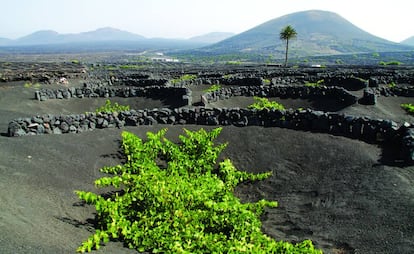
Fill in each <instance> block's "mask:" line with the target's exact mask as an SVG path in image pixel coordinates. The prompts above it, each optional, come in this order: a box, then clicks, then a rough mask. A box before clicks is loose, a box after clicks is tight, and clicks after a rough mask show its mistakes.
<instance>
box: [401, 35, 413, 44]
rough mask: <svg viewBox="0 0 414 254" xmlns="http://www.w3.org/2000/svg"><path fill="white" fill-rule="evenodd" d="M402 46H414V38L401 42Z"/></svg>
mask: <svg viewBox="0 0 414 254" xmlns="http://www.w3.org/2000/svg"><path fill="white" fill-rule="evenodd" d="M401 43H402V44H406V45H411V46H414V36H411V37H410V38H407V39H405V40H403V41H402V42H401Z"/></svg>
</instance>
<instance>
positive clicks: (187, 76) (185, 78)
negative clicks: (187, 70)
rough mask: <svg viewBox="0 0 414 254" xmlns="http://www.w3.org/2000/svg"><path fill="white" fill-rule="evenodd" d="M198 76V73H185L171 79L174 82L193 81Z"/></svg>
mask: <svg viewBox="0 0 414 254" xmlns="http://www.w3.org/2000/svg"><path fill="white" fill-rule="evenodd" d="M196 78H197V75H193V74H184V75H183V76H181V77H179V78H175V79H172V80H171V83H172V84H178V83H181V82H183V81H191V80H194V79H196Z"/></svg>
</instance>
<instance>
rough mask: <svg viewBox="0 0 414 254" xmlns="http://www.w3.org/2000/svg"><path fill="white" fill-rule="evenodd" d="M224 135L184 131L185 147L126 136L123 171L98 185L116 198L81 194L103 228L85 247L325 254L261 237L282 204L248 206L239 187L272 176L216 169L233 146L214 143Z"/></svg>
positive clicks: (114, 170) (152, 136)
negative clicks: (268, 216)
mask: <svg viewBox="0 0 414 254" xmlns="http://www.w3.org/2000/svg"><path fill="white" fill-rule="evenodd" d="M220 132H221V128H217V129H214V130H212V131H210V132H207V131H205V130H203V129H200V130H199V131H194V132H192V131H189V130H185V134H186V135H180V137H179V138H180V140H181V142H180V143H179V144H176V143H173V142H171V141H170V140H168V139H167V138H165V133H166V129H162V130H160V131H159V132H157V133H151V132H148V133H147V141H143V140H141V139H140V138H139V137H137V136H136V135H134V134H132V133H130V132H123V133H122V150H123V154H124V156H125V161H124V163H123V164H122V165H117V166H113V167H104V168H102V169H101V171H102V172H105V173H108V174H111V175H112V176H105V177H102V178H99V179H97V180H96V181H95V184H96V186H97V187H110V186H112V187H115V188H118V191H116V192H111V193H114V194H111V195H110V196H109V197H107V196H106V197H104V196H101V195H99V194H95V193H92V192H85V191H76V193H77V195H78V196H79V198H80V199H81V200H83V201H85V202H86V203H88V204H92V205H94V206H95V208H96V213H97V217H96V218H97V222H98V223H97V227H98V228H97V229H96V231H95V233H94V234H93V235H92V236H90V237H89V238H88V239H87V240H86V241H85V242H83V244H82V245H81V246H80V247H79V248H78V251H79V252H89V251H91V250H92V249H99V248H100V246H101V244H102V243H106V242H108V241H109V240H115V239H117V240H121V241H123V242H124V243H125V244H126V245H128V246H129V247H130V248H134V249H136V250H137V251H139V252H144V251H149V252H152V253H242V252H245V253H321V251H319V250H316V249H314V246H313V244H312V242H311V241H310V240H305V241H303V242H301V243H297V244H291V243H288V242H283V241H280V242H278V241H275V240H274V239H272V238H270V237H269V236H266V235H265V234H263V233H262V232H261V221H260V215H261V214H262V212H263V210H264V208H265V207H276V206H277V202H274V201H267V200H260V201H258V202H257V203H241V202H240V200H239V198H237V197H236V196H235V195H234V194H233V191H234V188H235V187H236V186H237V185H238V184H239V183H241V182H243V181H247V180H262V179H265V178H267V177H269V176H270V175H271V173H261V174H251V173H247V172H243V171H239V170H237V169H236V168H235V166H234V165H233V164H232V162H231V161H230V160H229V159H225V160H223V161H221V162H219V163H217V159H218V156H219V154H220V152H221V151H222V150H223V149H224V148H225V147H226V144H219V145H215V144H214V142H213V141H214V139H215V138H216V137H217V136H218V135H219V134H220Z"/></svg>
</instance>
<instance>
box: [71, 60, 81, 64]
mask: <svg viewBox="0 0 414 254" xmlns="http://www.w3.org/2000/svg"><path fill="white" fill-rule="evenodd" d="M71 62H72V63H73V64H79V63H80V62H79V60H78V59H72V61H71Z"/></svg>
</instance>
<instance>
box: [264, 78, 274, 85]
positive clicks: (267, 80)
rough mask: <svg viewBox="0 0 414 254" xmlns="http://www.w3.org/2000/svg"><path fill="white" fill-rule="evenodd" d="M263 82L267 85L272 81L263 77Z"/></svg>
mask: <svg viewBox="0 0 414 254" xmlns="http://www.w3.org/2000/svg"><path fill="white" fill-rule="evenodd" d="M263 83H264V84H265V85H266V86H268V85H270V84H271V83H272V81H271V80H270V79H263Z"/></svg>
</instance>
